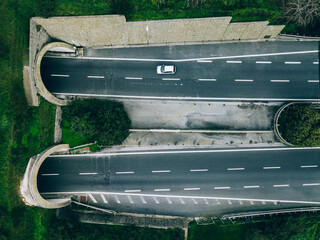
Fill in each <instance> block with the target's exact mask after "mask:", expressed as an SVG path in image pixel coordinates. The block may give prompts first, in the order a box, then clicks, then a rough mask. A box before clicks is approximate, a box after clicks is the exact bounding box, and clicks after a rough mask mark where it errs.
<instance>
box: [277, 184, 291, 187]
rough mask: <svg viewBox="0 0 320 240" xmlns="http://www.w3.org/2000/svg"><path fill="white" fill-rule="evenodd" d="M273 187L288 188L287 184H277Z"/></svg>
mask: <svg viewBox="0 0 320 240" xmlns="http://www.w3.org/2000/svg"><path fill="white" fill-rule="evenodd" d="M273 187H275V188H277V187H289V184H278V185H273Z"/></svg>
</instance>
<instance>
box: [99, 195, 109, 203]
mask: <svg viewBox="0 0 320 240" xmlns="http://www.w3.org/2000/svg"><path fill="white" fill-rule="evenodd" d="M100 197H101V198H102V201H103V202H104V203H108V201H107V199H106V198H105V196H104V195H103V194H100Z"/></svg>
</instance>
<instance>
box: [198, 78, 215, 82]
mask: <svg viewBox="0 0 320 240" xmlns="http://www.w3.org/2000/svg"><path fill="white" fill-rule="evenodd" d="M198 81H202V82H215V81H217V79H215V78H199V79H198Z"/></svg>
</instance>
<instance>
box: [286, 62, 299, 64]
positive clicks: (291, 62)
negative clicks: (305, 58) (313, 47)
mask: <svg viewBox="0 0 320 240" xmlns="http://www.w3.org/2000/svg"><path fill="white" fill-rule="evenodd" d="M284 64H301V62H284Z"/></svg>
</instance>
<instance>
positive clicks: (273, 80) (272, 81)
mask: <svg viewBox="0 0 320 240" xmlns="http://www.w3.org/2000/svg"><path fill="white" fill-rule="evenodd" d="M270 82H290V80H270Z"/></svg>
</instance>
